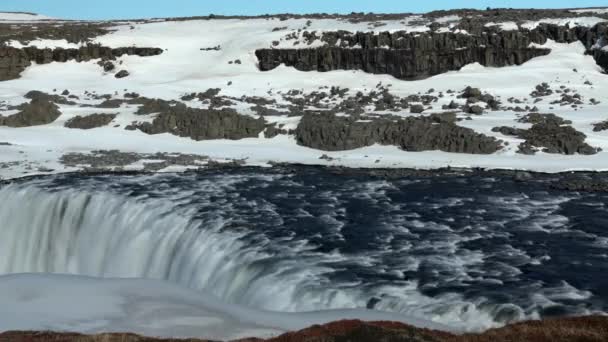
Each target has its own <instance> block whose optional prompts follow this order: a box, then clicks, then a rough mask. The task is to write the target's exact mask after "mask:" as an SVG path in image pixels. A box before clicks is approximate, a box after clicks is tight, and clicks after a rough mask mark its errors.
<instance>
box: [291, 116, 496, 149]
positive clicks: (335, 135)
mask: <svg viewBox="0 0 608 342" xmlns="http://www.w3.org/2000/svg"><path fill="white" fill-rule="evenodd" d="M451 118H452V119H454V118H455V117H454V116H453V115H452V116H451ZM365 119H367V118H365ZM295 133H296V139H297V141H298V143H299V144H300V145H303V146H307V147H311V148H315V149H319V150H324V151H342V150H352V149H356V148H361V147H365V146H371V145H373V144H376V143H377V144H382V145H394V146H399V147H400V148H402V149H404V150H406V151H427V150H441V151H445V152H457V153H473V154H490V153H493V152H496V151H497V150H499V149H500V148H501V146H500V142H499V141H497V140H496V139H494V138H491V137H487V136H485V135H483V134H479V133H476V132H475V131H473V130H472V129H469V128H465V127H461V126H458V125H456V124H455V123H454V122H453V121H452V120H450V119H448V120H446V119H445V118H443V117H442V116H441V115H434V116H429V117H426V116H421V117H407V118H378V119H372V120H371V121H370V120H364V121H360V120H358V119H357V118H353V117H341V116H336V115H333V114H314V113H306V114H305V115H304V116H303V118H302V120H301V122H300V124H299V125H298V128H297V129H296V132H295Z"/></svg>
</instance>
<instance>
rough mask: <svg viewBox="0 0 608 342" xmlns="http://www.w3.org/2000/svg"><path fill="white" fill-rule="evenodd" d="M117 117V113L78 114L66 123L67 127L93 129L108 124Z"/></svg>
mask: <svg viewBox="0 0 608 342" xmlns="http://www.w3.org/2000/svg"><path fill="white" fill-rule="evenodd" d="M114 118H116V114H91V115H87V116H80V115H79V116H76V117H74V118H72V119H70V120H68V121H67V122H66V123H65V127H67V128H78V129H93V128H97V127H103V126H106V125H108V124H109V123H110V122H112V120H114Z"/></svg>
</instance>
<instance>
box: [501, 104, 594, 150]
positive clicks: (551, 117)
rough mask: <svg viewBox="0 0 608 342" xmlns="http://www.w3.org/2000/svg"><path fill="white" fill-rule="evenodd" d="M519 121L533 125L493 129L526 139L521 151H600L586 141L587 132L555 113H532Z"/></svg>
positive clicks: (520, 148) (521, 145) (520, 146)
mask: <svg viewBox="0 0 608 342" xmlns="http://www.w3.org/2000/svg"><path fill="white" fill-rule="evenodd" d="M519 121H520V122H525V123H533V125H532V127H531V128H530V129H521V128H514V127H507V126H503V127H495V128H493V129H492V131H494V132H500V133H502V134H504V135H511V136H516V137H518V138H520V139H524V140H525V141H524V142H523V143H521V144H520V145H519V150H518V152H519V153H522V154H535V153H536V152H537V151H538V150H539V149H540V150H542V151H543V152H545V153H558V154H567V155H572V154H576V153H578V154H584V155H592V154H596V153H598V152H599V151H600V149H599V148H595V147H592V146H590V145H589V144H587V143H586V142H585V139H586V138H587V136H586V135H585V134H583V133H582V132H579V131H577V130H576V129H574V128H573V127H572V126H568V125H567V124H570V123H571V122H570V121H567V120H564V119H562V118H561V117H559V116H556V115H555V114H538V113H531V114H528V115H526V116H525V117H523V118H521V119H520V120H519Z"/></svg>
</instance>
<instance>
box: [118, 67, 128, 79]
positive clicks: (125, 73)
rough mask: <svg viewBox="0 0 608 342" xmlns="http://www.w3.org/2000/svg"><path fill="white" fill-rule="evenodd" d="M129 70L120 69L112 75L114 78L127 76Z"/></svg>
mask: <svg viewBox="0 0 608 342" xmlns="http://www.w3.org/2000/svg"><path fill="white" fill-rule="evenodd" d="M129 75H130V74H129V72H128V71H127V70H124V69H123V70H120V71H119V72H117V73H116V75H114V77H116V78H125V77H127V76H129Z"/></svg>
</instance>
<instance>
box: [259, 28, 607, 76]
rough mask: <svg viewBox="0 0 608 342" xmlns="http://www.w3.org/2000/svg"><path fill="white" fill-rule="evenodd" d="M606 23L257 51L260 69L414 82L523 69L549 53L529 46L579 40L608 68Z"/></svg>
mask: <svg viewBox="0 0 608 342" xmlns="http://www.w3.org/2000/svg"><path fill="white" fill-rule="evenodd" d="M606 31H607V29H606V25H605V24H598V25H596V26H595V27H593V28H586V27H575V28H569V27H565V26H558V25H552V24H541V25H539V26H538V27H537V28H535V29H533V30H527V29H521V30H519V31H500V30H498V29H496V28H492V27H484V28H483V30H482V32H479V34H462V33H454V32H442V33H437V32H428V33H407V32H403V31H401V32H380V33H374V32H357V33H351V32H347V31H337V32H324V33H323V34H322V36H321V37H318V36H317V35H316V33H315V32H312V33H310V32H304V34H303V36H304V37H305V38H306V39H307V41H308V42H309V43H310V42H313V41H315V40H317V39H320V40H322V41H323V42H324V43H326V46H323V47H318V48H303V49H260V50H257V51H256V56H257V57H258V60H259V68H260V70H262V71H267V70H272V69H274V68H276V67H277V66H279V65H280V64H285V65H287V66H293V67H295V68H296V69H298V70H301V71H313V70H316V71H331V70H362V71H365V72H368V73H374V74H389V75H392V76H395V77H397V78H400V79H406V80H415V79H421V78H426V77H429V76H433V75H437V74H441V73H444V72H447V71H452V70H459V69H460V68H462V67H463V66H465V65H467V64H470V63H475V62H477V63H480V64H482V65H485V66H492V67H503V66H508V65H519V64H522V63H525V62H527V61H529V60H530V59H532V58H535V57H539V56H544V55H547V54H549V52H550V50H549V49H543V48H531V47H530V44H531V43H536V44H544V43H546V42H547V40H548V39H552V40H555V41H557V42H568V43H570V42H574V41H581V42H583V44H584V45H585V47H586V48H587V49H588V51H589V53H590V54H593V55H594V57H596V60H597V62H598V64H599V65H601V66H602V67H604V68H608V63H607V62H608V61H607V60H606V59H608V57H606V53H605V51H604V50H601V49H598V47H597V46H596V43H597V42H598V41H600V39H602V37H606V34H607V33H606Z"/></svg>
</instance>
